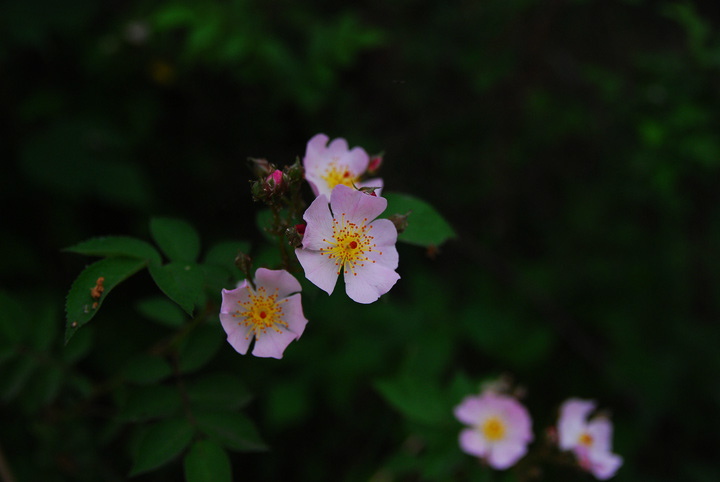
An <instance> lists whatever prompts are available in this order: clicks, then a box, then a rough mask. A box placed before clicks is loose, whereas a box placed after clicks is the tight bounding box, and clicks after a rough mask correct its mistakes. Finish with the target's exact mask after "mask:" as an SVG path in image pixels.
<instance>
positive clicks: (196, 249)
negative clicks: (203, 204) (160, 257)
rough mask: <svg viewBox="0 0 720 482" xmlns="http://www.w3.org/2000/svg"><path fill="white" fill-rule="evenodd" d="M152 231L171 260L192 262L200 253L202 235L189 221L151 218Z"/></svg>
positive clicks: (156, 240) (158, 243)
mask: <svg viewBox="0 0 720 482" xmlns="http://www.w3.org/2000/svg"><path fill="white" fill-rule="evenodd" d="M150 233H151V234H152V237H153V239H154V240H155V242H156V243H157V245H158V246H160V249H162V251H163V253H165V255H167V257H168V258H170V260H171V261H183V262H192V261H195V260H196V259H197V257H198V254H200V237H199V236H198V234H197V231H195V228H193V227H192V226H191V225H190V224H189V223H188V222H187V221H183V220H182V219H172V218H153V219H151V220H150Z"/></svg>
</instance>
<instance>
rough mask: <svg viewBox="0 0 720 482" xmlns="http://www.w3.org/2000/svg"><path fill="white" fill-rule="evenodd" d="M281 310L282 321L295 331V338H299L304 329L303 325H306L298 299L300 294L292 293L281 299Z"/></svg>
mask: <svg viewBox="0 0 720 482" xmlns="http://www.w3.org/2000/svg"><path fill="white" fill-rule="evenodd" d="M282 310H283V321H285V323H287V324H288V326H289V327H290V331H292V332H293V333H295V338H296V339H297V338H300V335H302V334H303V332H304V331H305V325H307V322H308V320H307V318H305V315H304V314H303V309H302V303H301V301H300V295H299V294H296V295H292V296H290V297H289V298H287V299H285V300H283V301H282Z"/></svg>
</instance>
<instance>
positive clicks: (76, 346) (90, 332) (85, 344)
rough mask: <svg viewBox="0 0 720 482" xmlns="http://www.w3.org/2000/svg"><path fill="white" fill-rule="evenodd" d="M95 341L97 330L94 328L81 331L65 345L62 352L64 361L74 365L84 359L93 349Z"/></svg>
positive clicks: (89, 327) (90, 327)
mask: <svg viewBox="0 0 720 482" xmlns="http://www.w3.org/2000/svg"><path fill="white" fill-rule="evenodd" d="M94 339H95V330H94V329H93V327H92V326H88V327H87V328H85V329H84V330H81V331H79V332H78V333H77V334H75V336H73V337H72V338H71V339H70V341H68V342H67V344H66V345H65V349H64V350H63V351H62V359H63V361H64V362H66V363H68V364H70V365H72V364H74V363H77V362H78V361H80V360H81V359H83V358H84V357H85V356H86V355H87V354H88V353H89V352H90V350H91V349H92V347H93V341H94Z"/></svg>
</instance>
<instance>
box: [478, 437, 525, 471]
mask: <svg viewBox="0 0 720 482" xmlns="http://www.w3.org/2000/svg"><path fill="white" fill-rule="evenodd" d="M526 453H527V443H525V442H518V441H515V440H511V441H508V442H504V443H503V442H501V443H497V444H493V445H492V446H491V447H490V452H489V453H488V456H487V462H488V464H489V465H490V467H493V468H495V469H498V470H504V469H507V468H508V467H511V466H512V465H514V464H515V462H517V461H518V460H520V459H521V458H522V457H523V456H524V455H525V454H526Z"/></svg>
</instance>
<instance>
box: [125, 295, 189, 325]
mask: <svg viewBox="0 0 720 482" xmlns="http://www.w3.org/2000/svg"><path fill="white" fill-rule="evenodd" d="M135 308H136V309H137V310H138V311H139V312H140V314H142V315H143V316H145V317H147V318H148V319H150V320H152V321H155V322H157V323H159V324H161V325H165V326H172V327H178V326H180V325H182V324H183V323H185V322H186V321H187V320H188V317H187V316H186V315H185V313H183V311H182V310H181V309H180V308H178V305H177V304H175V303H173V302H172V301H170V300H168V299H167V298H163V297H161V296H153V297H150V298H145V299H143V300H140V301H138V302H137V303H136V304H135Z"/></svg>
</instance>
